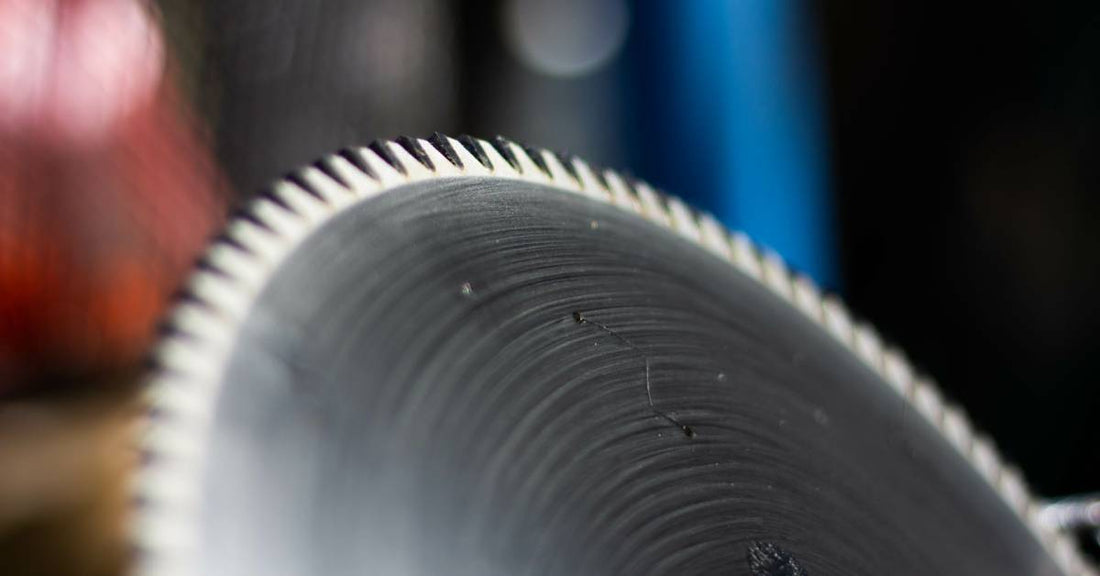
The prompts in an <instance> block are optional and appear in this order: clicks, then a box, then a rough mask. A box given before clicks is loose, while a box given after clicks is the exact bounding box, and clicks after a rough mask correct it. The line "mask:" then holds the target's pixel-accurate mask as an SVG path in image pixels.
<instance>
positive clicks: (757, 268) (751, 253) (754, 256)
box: [730, 232, 764, 280]
mask: <svg viewBox="0 0 1100 576" xmlns="http://www.w3.org/2000/svg"><path fill="white" fill-rule="evenodd" d="M730 246H731V248H732V249H733V263H734V264H736V265H737V267H738V268H739V269H740V270H741V271H742V272H744V273H745V274H748V275H749V276H750V277H752V278H753V279H755V280H760V279H761V277H762V276H763V275H764V265H763V264H762V263H761V262H760V254H759V253H758V252H757V250H756V246H754V245H753V243H752V240H749V237H748V236H745V234H744V233H743V232H734V233H733V234H732V235H730Z"/></svg>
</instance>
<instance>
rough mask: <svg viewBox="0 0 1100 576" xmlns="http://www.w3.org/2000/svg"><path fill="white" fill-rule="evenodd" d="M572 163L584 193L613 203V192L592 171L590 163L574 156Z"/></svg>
mask: <svg viewBox="0 0 1100 576" xmlns="http://www.w3.org/2000/svg"><path fill="white" fill-rule="evenodd" d="M548 156H549V155H548ZM572 164H573V171H574V172H576V173H577V181H578V182H579V183H580V187H581V191H583V192H584V195H585V196H588V197H589V198H593V199H595V200H599V201H600V202H607V203H611V192H609V191H608V189H607V187H606V186H604V184H603V182H600V179H599V178H597V177H596V174H595V173H594V172H593V171H592V168H590V167H589V166H588V163H587V162H585V161H584V160H581V159H580V158H577V157H574V158H573V161H572Z"/></svg>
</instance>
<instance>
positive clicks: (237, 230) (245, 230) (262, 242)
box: [225, 220, 286, 262]
mask: <svg viewBox="0 0 1100 576" xmlns="http://www.w3.org/2000/svg"><path fill="white" fill-rule="evenodd" d="M225 233H226V235H227V236H228V237H229V238H230V239H231V240H232V241H233V242H235V243H236V244H237V245H238V246H240V247H242V248H244V249H245V250H247V251H248V252H249V253H250V254H252V255H253V256H256V257H259V258H261V259H263V260H264V261H266V262H274V261H276V260H278V258H279V257H280V256H281V255H282V254H283V252H284V251H285V250H286V245H285V240H286V239H285V238H282V237H280V236H278V235H276V234H273V233H271V232H270V231H268V230H266V229H264V228H262V227H260V226H259V225H257V224H255V223H253V222H250V221H248V220H235V221H233V222H230V223H229V226H228V227H227V228H226V231H225Z"/></svg>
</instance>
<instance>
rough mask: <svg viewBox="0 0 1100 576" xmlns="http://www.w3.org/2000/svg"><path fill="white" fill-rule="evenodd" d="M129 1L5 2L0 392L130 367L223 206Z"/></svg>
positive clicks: (145, 21)
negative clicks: (48, 379)
mask: <svg viewBox="0 0 1100 576" xmlns="http://www.w3.org/2000/svg"><path fill="white" fill-rule="evenodd" d="M164 54H165V48H164V40H163V37H162V35H161V33H160V31H159V29H158V27H157V26H156V21H155V19H154V18H153V16H152V13H151V12H150V11H149V10H148V7H147V6H145V5H143V4H140V3H138V2H136V1H134V0H0V394H3V393H5V392H9V391H11V390H12V389H14V388H17V387H19V386H22V385H24V384H22V383H26V382H29V381H34V380H37V379H39V378H41V377H42V376H43V375H51V376H54V375H62V376H64V375H65V374H79V373H85V372H88V371H98V370H103V369H114V368H119V367H125V366H127V365H131V364H132V363H133V362H134V361H135V360H136V359H137V358H138V357H140V354H141V353H142V351H143V350H144V348H145V347H146V346H147V344H148V340H149V337H150V336H151V328H152V326H153V324H154V322H155V321H156V318H157V317H158V316H159V314H160V313H161V310H162V308H163V306H164V303H165V300H166V297H167V296H168V295H169V294H170V293H171V292H172V291H173V290H174V288H175V286H176V284H177V283H178V282H179V280H180V278H181V276H182V274H183V273H184V272H185V271H186V269H187V268H188V267H189V266H190V263H191V260H192V258H193V257H194V255H195V254H196V253H197V252H198V251H199V250H200V249H201V247H202V245H203V244H204V242H205V239H206V238H207V236H208V235H209V233H210V232H211V230H212V228H213V227H214V226H216V225H217V223H218V221H219V219H220V216H221V213H222V205H223V202H222V196H221V194H220V192H219V191H220V189H221V184H220V183H221V179H220V178H219V176H218V172H217V170H216V167H215V166H214V164H213V161H212V159H211V157H210V154H209V152H208V150H207V148H206V146H205V145H204V142H203V140H202V138H201V137H200V134H199V130H198V128H197V127H198V123H197V122H196V121H195V119H194V118H192V117H191V116H189V115H188V114H187V113H186V111H185V110H186V107H185V106H184V103H183V102H182V101H181V99H180V98H179V95H178V94H179V93H178V90H177V89H176V86H175V84H174V83H173V82H172V79H171V75H170V74H168V73H167V71H168V70H170V67H169V66H167V65H166V59H165V57H164Z"/></svg>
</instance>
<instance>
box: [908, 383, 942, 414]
mask: <svg viewBox="0 0 1100 576" xmlns="http://www.w3.org/2000/svg"><path fill="white" fill-rule="evenodd" d="M913 406H914V407H916V409H917V412H920V413H921V414H923V415H924V417H925V418H927V419H928V421H929V422H932V423H933V424H937V425H938V424H939V422H940V419H941V418H942V417H943V397H942V396H940V392H939V390H938V388H937V387H936V385H935V384H934V383H932V382H931V381H929V380H925V379H918V380H917V381H916V383H915V385H914V386H913Z"/></svg>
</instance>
